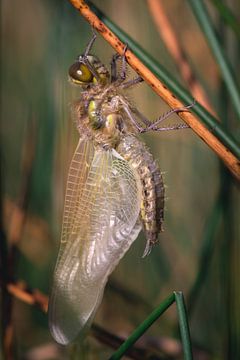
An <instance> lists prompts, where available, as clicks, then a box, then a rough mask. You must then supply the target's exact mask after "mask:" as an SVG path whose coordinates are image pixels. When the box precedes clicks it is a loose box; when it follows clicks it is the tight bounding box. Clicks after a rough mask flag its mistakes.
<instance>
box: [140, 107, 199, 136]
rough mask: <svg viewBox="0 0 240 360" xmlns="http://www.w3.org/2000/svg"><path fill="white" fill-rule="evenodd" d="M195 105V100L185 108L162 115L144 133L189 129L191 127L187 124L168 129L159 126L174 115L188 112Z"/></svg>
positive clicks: (167, 127)
mask: <svg viewBox="0 0 240 360" xmlns="http://www.w3.org/2000/svg"><path fill="white" fill-rule="evenodd" d="M194 105H195V100H194V101H193V102H192V103H191V104H189V105H186V106H183V107H180V108H175V109H171V110H169V111H167V112H166V113H164V114H163V115H161V116H160V117H159V118H158V119H157V120H156V121H154V122H153V123H151V125H149V126H148V127H147V128H145V129H144V131H143V132H147V131H164V130H179V129H186V128H189V126H188V125H186V124H177V125H173V126H166V127H158V126H159V124H160V123H162V122H163V121H164V120H166V119H167V118H169V117H170V116H171V115H172V114H174V113H179V112H182V111H187V110H189V109H191V108H192V107H193V106H194Z"/></svg>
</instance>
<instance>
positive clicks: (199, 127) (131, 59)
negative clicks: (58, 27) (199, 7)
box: [69, 0, 240, 180]
mask: <svg viewBox="0 0 240 360" xmlns="http://www.w3.org/2000/svg"><path fill="white" fill-rule="evenodd" d="M69 1H70V2H71V3H72V5H73V6H74V7H75V8H76V9H77V10H79V12H80V13H81V15H82V16H83V17H84V18H85V19H86V20H87V21H88V22H89V24H90V25H91V26H92V27H93V28H95V29H96V30H97V31H98V32H99V33H100V34H101V35H102V36H103V37H104V39H105V40H106V41H107V42H108V43H109V44H110V45H111V46H112V47H113V48H114V49H115V50H116V51H117V52H118V53H119V54H121V55H123V53H124V48H125V44H123V43H122V42H121V41H120V40H119V39H118V37H117V36H116V35H115V34H114V33H113V32H112V31H110V29H109V28H108V27H107V26H106V25H105V24H104V23H103V22H102V21H101V20H100V19H99V18H98V17H97V16H96V15H95V14H94V13H93V12H92V11H91V9H90V8H89V7H88V6H87V4H86V3H85V1H84V0H69ZM125 55H126V59H127V61H128V63H129V64H130V65H131V67H132V68H133V69H134V70H135V71H136V72H137V73H138V74H139V75H140V76H141V77H142V78H143V79H144V80H145V81H146V82H147V83H148V84H149V85H150V86H151V87H152V89H153V90H154V91H155V92H156V93H157V94H158V95H159V96H160V97H161V98H162V99H163V100H164V101H165V102H166V103H167V104H168V105H169V106H170V107H171V108H179V107H182V106H183V104H182V102H181V101H179V100H178V99H177V98H176V96H175V95H174V94H172V93H171V91H169V90H168V89H167V87H166V86H165V84H163V83H162V82H161V81H160V80H159V79H158V78H157V77H156V76H155V75H154V74H153V73H152V72H151V71H150V70H149V69H148V68H147V67H146V66H145V65H144V64H143V63H142V62H141V61H140V60H139V59H138V58H137V57H136V56H135V55H134V54H133V53H132V52H131V51H130V50H127V51H126V53H125ZM178 115H179V116H180V117H181V118H182V119H183V120H184V121H185V122H186V123H187V124H188V125H189V126H190V127H191V128H192V129H193V131H194V132H195V133H196V134H197V135H198V136H199V137H200V138H201V139H202V140H203V141H205V143H206V144H207V145H208V146H209V147H210V148H211V149H212V150H213V151H214V152H215V153H216V154H217V155H218V156H219V157H220V158H221V159H222V160H223V162H224V163H225V165H226V166H227V167H228V168H229V170H230V171H231V172H232V174H234V176H235V177H236V178H237V179H238V180H240V162H239V160H238V159H237V158H236V156H235V155H233V154H232V153H231V151H230V150H229V149H228V148H226V146H224V145H223V144H222V143H221V141H219V140H218V138H217V137H216V136H215V135H213V134H212V133H211V131H210V130H208V129H207V128H206V127H205V126H204V125H203V124H202V123H201V122H200V121H199V120H198V118H197V117H196V116H195V115H194V114H192V113H191V112H187V111H185V112H180V113H179V114H178Z"/></svg>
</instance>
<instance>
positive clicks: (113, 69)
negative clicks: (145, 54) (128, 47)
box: [111, 53, 121, 83]
mask: <svg viewBox="0 0 240 360" xmlns="http://www.w3.org/2000/svg"><path fill="white" fill-rule="evenodd" d="M120 57H121V55H120V54H118V53H116V54H114V55H113V57H112V60H111V83H112V82H114V81H116V80H117V79H118V74H117V60H118V59H119V58H120Z"/></svg>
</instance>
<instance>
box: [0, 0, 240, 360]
mask: <svg viewBox="0 0 240 360" xmlns="http://www.w3.org/2000/svg"><path fill="white" fill-rule="evenodd" d="M205 3H206V5H207V6H208V9H209V11H210V15H211V18H212V21H213V24H214V26H215V28H216V30H217V32H218V34H219V35H220V36H221V44H222V46H223V48H224V49H225V51H226V53H227V54H228V58H229V60H230V62H231V65H232V67H233V68H234V69H235V74H236V78H238V81H239V49H240V47H239V40H238V39H237V36H236V34H234V33H233V32H232V31H231V29H229V27H228V26H226V25H224V24H223V21H222V19H221V17H220V16H219V13H218V11H217V10H216V7H214V6H213V4H214V1H210V0H208V1H205ZM94 4H95V5H96V6H99V7H100V9H101V10H102V11H103V12H104V13H105V14H106V15H108V16H109V17H110V18H111V19H112V20H113V21H114V22H116V23H117V24H118V25H119V26H120V27H121V28H122V29H123V30H125V31H126V32H127V33H128V34H129V35H130V36H131V37H133V38H134V39H135V40H136V41H137V42H138V43H140V44H141V46H142V47H143V48H144V49H146V51H147V52H149V53H150V54H151V55H152V56H153V57H154V58H155V59H157V60H158V61H159V62H160V63H161V64H162V65H163V66H164V67H166V68H167V70H168V71H169V72H170V73H171V74H172V76H173V77H174V78H176V79H177V80H178V81H179V82H181V83H182V84H183V85H184V86H185V87H187V85H186V84H185V83H184V81H183V80H182V78H181V76H180V73H179V71H178V68H177V66H176V64H175V62H174V60H173V59H172V57H171V55H170V54H169V52H168V50H167V48H166V45H165V44H164V42H163V41H162V39H161V37H160V36H159V34H158V31H157V28H156V26H155V24H154V21H153V18H152V15H151V13H150V11H149V7H148V1H144V0H131V1H126V0H123V1H118V0H104V1H100V0H94ZM225 4H226V5H228V6H229V7H230V8H231V9H232V10H233V12H234V13H235V14H236V16H237V17H238V20H239V14H240V4H239V2H238V1H237V0H231V1H230V0H229V1H227V0H226V1H225ZM164 8H165V11H166V14H167V15H168V17H169V19H170V22H171V24H172V26H173V28H174V29H175V31H176V33H177V36H178V40H179V42H180V44H181V46H182V47H183V48H184V50H185V52H186V54H187V59H188V61H189V63H190V65H191V67H192V69H193V72H194V74H195V75H196V76H197V78H198V81H199V83H200V84H201V85H202V86H203V88H204V90H205V92H206V94H207V98H208V100H209V102H210V103H211V104H212V107H213V108H214V109H215V111H216V113H217V114H218V116H219V118H220V119H221V121H222V122H223V123H225V124H226V126H227V128H228V130H229V132H231V133H233V134H234V136H235V137H236V138H237V136H239V129H240V128H239V122H238V120H239V119H238V120H237V116H236V114H235V113H234V110H233V109H232V106H231V98H230V97H229V95H228V93H227V91H226V88H225V86H224V84H223V81H222V78H221V73H220V71H219V68H218V66H217V63H216V61H215V59H214V58H213V56H212V53H211V51H210V49H209V46H208V44H207V41H206V39H205V37H204V35H203V33H202V32H201V30H200V28H199V25H198V23H197V21H196V18H195V17H194V15H193V13H192V11H191V8H190V7H189V4H188V1H184V2H183V1H181V0H172V1H169V2H164ZM90 37H91V28H90V26H89V25H88V24H87V23H86V22H85V20H84V19H83V18H82V17H81V16H79V14H78V12H77V11H76V10H75V9H74V8H73V7H72V6H71V4H70V3H69V2H68V1H66V0H41V1H30V0H22V1H17V0H12V1H11V2H9V1H7V0H2V1H1V46H2V49H1V50H2V51H1V79H2V85H1V119H2V125H1V163H2V165H1V169H2V171H1V174H2V181H1V199H2V206H1V209H2V215H1V223H2V232H1V234H2V239H1V241H2V246H1V252H2V258H3V260H2V266H3V267H2V271H1V279H2V280H4V277H5V279H6V266H7V251H6V247H5V246H4V242H3V241H4V237H5V239H7V241H8V246H9V249H10V248H12V249H13V256H12V257H11V259H10V260H11V263H10V272H11V274H10V277H9V279H10V280H11V281H12V282H13V281H15V282H17V283H18V285H19V286H23V287H24V288H25V287H26V286H27V287H28V288H29V289H38V290H40V291H41V292H42V293H44V294H46V295H47V294H48V293H49V289H50V286H51V277H52V273H53V269H54V263H55V260H56V255H57V249H58V242H59V239H60V232H61V216H62V211H63V202H64V191H65V183H66V176H67V171H68V166H69V162H70V159H71V156H72V154H73V151H74V148H75V146H76V143H77V139H78V134H77V131H76V129H75V128H74V124H73V123H72V120H71V118H70V112H69V105H70V103H71V101H73V100H74V99H76V97H77V96H78V93H77V92H76V90H75V89H72V87H71V85H70V83H69V82H68V79H67V72H68V67H69V66H70V65H71V64H72V63H73V61H74V60H75V58H76V56H77V55H78V54H79V53H81V52H82V51H83V50H84V48H85V45H86V43H87V41H88V40H89V38H90ZM94 52H95V53H96V55H97V56H98V57H99V58H100V59H101V60H102V62H103V63H105V64H109V62H110V59H111V56H112V54H113V50H112V49H111V48H110V46H109V45H108V44H107V43H106V42H105V41H104V40H103V39H102V38H101V37H100V36H98V40H97V41H96V45H95V47H94ZM188 89H189V91H190V92H191V88H188ZM129 96H130V98H131V99H132V101H133V102H134V103H135V104H136V105H137V106H138V108H139V110H141V111H142V112H143V113H144V114H145V115H146V116H147V117H148V118H149V119H152V120H154V119H156V117H158V116H159V115H160V114H162V113H163V112H165V111H167V110H168V108H167V107H166V105H165V104H164V103H163V102H162V101H161V99H160V98H159V97H157V96H156V95H155V94H154V93H153V92H152V90H151V89H150V88H149V87H148V86H147V85H146V84H141V85H139V86H137V87H136V88H135V89H133V90H132V92H131V94H130V95H129ZM178 122H179V118H178V117H177V116H173V117H172V119H171V120H170V121H169V123H178ZM143 139H144V140H145V141H146V143H147V144H148V145H149V147H150V148H151V151H152V153H153V154H154V157H155V159H157V160H158V162H159V166H160V168H161V170H162V172H163V173H164V181H165V184H166V188H167V201H166V222H165V232H164V233H163V234H162V235H161V236H160V244H159V246H156V247H155V248H154V249H153V251H152V253H151V254H150V255H149V256H148V257H147V258H144V259H142V257H141V256H142V253H143V249H144V243H145V240H144V238H143V237H142V236H141V237H140V238H139V239H138V240H137V241H136V242H135V243H134V245H133V246H132V248H131V249H130V250H129V252H128V253H127V255H126V256H125V257H124V259H123V260H122V261H121V262H120V264H119V265H118V266H117V268H116V270H115V271H114V273H113V274H112V275H111V277H110V281H109V283H108V285H107V288H106V291H105V294H104V298H103V302H102V304H101V307H100V309H99V311H98V313H97V316H96V318H95V323H96V324H98V325H100V326H101V327H102V328H104V329H106V330H108V331H109V332H111V333H113V334H116V335H118V336H123V337H127V336H128V335H129V333H130V332H131V331H132V330H133V329H134V328H135V327H136V326H137V325H138V324H139V323H140V322H141V321H143V320H144V319H145V318H146V316H147V315H148V314H149V313H150V312H151V310H152V309H154V308H155V307H156V306H157V305H158V304H159V303H160V302H161V301H162V300H163V299H164V298H165V297H166V296H168V295H169V294H170V293H171V292H172V291H174V290H181V291H183V293H184V296H185V299H186V302H187V306H188V308H189V322H190V328H191V336H192V342H193V346H194V353H195V358H196V359H219V360H220V359H221V360H223V359H237V358H238V356H240V315H239V305H240V301H239V300H240V290H239V284H238V282H239V270H240V265H239V255H240V254H239V249H240V247H239V246H240V245H239V233H240V231H239V230H240V229H239V227H240V222H239V207H240V202H239V189H238V188H237V185H236V182H234V181H233V179H232V177H231V175H229V173H228V172H227V170H226V169H225V168H224V167H223V165H222V163H220V161H219V160H218V158H217V157H216V155H215V154H214V153H213V152H212V151H211V150H210V149H209V148H208V147H207V146H206V145H205V143H203V142H202V141H201V140H200V139H199V138H198V137H197V136H196V135H195V134H194V133H193V132H192V131H191V130H183V131H172V132H163V133H152V134H147V135H144V136H143ZM10 260H9V259H8V261H10ZM4 261H5V262H4ZM2 295H4V292H2ZM11 301H12V303H11V305H12V316H11V318H10V321H11V325H12V329H13V336H12V337H11V336H10V339H11V341H12V345H13V354H14V355H13V358H14V359H34V360H37V359H39V360H40V359H41V360H45V359H53V358H54V359H68V358H70V356H73V353H74V351H75V356H76V358H81V359H84V358H86V359H96V358H99V359H107V357H108V356H110V354H111V353H112V352H113V350H112V349H111V348H110V347H109V346H107V345H106V344H103V343H102V342H99V341H96V339H94V337H93V336H91V334H90V336H89V337H88V339H87V342H86V344H85V347H84V349H83V350H82V349H81V350H79V349H78V350H74V349H72V347H70V348H63V347H60V346H57V345H56V343H55V342H54V341H53V339H52V338H51V336H50V334H49V331H48V324H47V315H46V314H45V313H44V312H42V311H41V309H39V308H38V307H37V306H31V305H29V304H26V303H24V302H23V301H21V300H19V299H17V298H15V297H12V298H11ZM2 304H3V305H4V300H2ZM2 308H4V307H2ZM4 317H6V314H4V313H2V323H3V324H4V321H5V320H4ZM177 323H178V319H177V315H176V309H175V307H174V306H173V307H171V308H170V309H169V310H168V311H167V312H166V313H165V314H164V316H162V317H161V318H160V319H159V321H158V322H156V323H155V324H154V325H153V326H152V327H151V329H150V330H149V331H148V332H147V333H146V334H145V336H144V337H143V338H142V339H141V340H140V342H139V343H138V345H139V346H142V347H145V348H153V349H154V351H157V352H158V354H159V353H160V355H159V358H161V359H169V358H174V359H177V358H181V355H179V342H178V340H177V339H178V338H179V335H178V331H177ZM2 336H3V339H4V337H5V336H6V334H4V333H3V334H2ZM79 351H81V357H79V356H80V355H79V354H80V353H79ZM70 353H72V354H71V355H70ZM76 354H77V355H76ZM96 354H97V355H96ZM2 356H3V353H2ZM171 356H172V357H171Z"/></svg>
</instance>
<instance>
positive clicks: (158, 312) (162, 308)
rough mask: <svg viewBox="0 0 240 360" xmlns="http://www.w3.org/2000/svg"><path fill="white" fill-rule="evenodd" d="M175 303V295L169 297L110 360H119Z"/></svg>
mask: <svg viewBox="0 0 240 360" xmlns="http://www.w3.org/2000/svg"><path fill="white" fill-rule="evenodd" d="M174 301H175V294H171V295H170V296H168V297H167V298H166V299H165V300H164V301H163V302H162V303H161V304H160V305H159V306H158V307H157V308H156V309H155V310H154V311H153V312H152V313H151V314H150V315H149V317H148V318H147V319H145V320H144V321H143V322H142V323H141V324H140V325H139V326H138V327H137V328H136V329H135V330H134V331H133V333H132V334H131V335H130V336H129V337H128V338H127V340H126V341H124V343H123V344H122V345H121V346H120V347H119V348H118V350H117V351H116V352H115V353H114V354H113V355H112V356H111V357H110V359H109V360H118V359H121V357H122V356H123V355H124V354H125V353H126V352H127V350H128V349H129V348H130V347H131V346H132V345H133V344H134V343H135V342H136V341H137V340H138V339H139V338H140V337H141V336H142V335H143V334H144V333H145V332H146V331H147V329H148V328H149V327H150V326H151V325H152V324H153V323H154V322H155V321H156V320H157V319H158V318H159V316H161V315H162V314H163V313H164V312H165V311H166V310H167V309H168V308H169V306H171V305H172V304H173V303H174Z"/></svg>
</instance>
